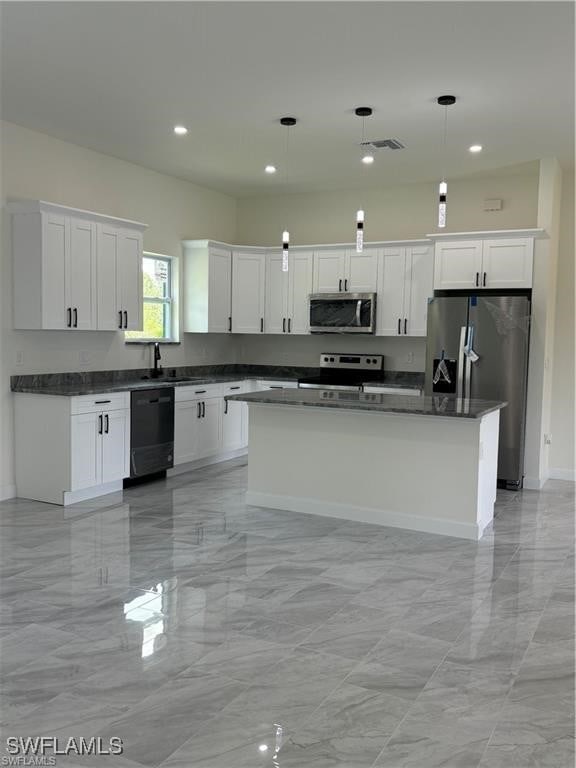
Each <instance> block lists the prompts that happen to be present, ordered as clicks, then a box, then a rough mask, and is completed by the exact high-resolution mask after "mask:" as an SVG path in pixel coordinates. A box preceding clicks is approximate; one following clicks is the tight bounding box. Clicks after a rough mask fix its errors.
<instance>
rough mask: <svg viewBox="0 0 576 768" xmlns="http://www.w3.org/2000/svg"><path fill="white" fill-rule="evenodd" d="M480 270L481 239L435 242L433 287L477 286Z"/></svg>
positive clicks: (465, 287)
mask: <svg viewBox="0 0 576 768" xmlns="http://www.w3.org/2000/svg"><path fill="white" fill-rule="evenodd" d="M481 272H482V241H481V240H461V241H459V240H455V241H448V242H445V243H443V242H442V243H436V252H435V257H434V288H436V289H439V290H440V289H458V288H461V289H465V290H468V289H469V288H475V287H478V285H479V281H480V274H481Z"/></svg>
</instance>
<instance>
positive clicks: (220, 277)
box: [208, 248, 232, 333]
mask: <svg viewBox="0 0 576 768" xmlns="http://www.w3.org/2000/svg"><path fill="white" fill-rule="evenodd" d="M231 318H232V254H231V253H230V251H227V250H225V249H224V248H210V254H209V257H208V332H209V333H228V332H229V331H231V330H232V327H231V322H232V320H231Z"/></svg>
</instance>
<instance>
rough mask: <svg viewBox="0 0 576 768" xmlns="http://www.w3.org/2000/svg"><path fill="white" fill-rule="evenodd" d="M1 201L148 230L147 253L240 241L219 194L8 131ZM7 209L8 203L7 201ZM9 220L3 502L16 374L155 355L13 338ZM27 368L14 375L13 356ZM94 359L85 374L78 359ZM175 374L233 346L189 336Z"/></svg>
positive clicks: (4, 264) (59, 336)
mask: <svg viewBox="0 0 576 768" xmlns="http://www.w3.org/2000/svg"><path fill="white" fill-rule="evenodd" d="M0 129H1V142H2V143H1V149H2V154H1V160H2V197H3V198H4V199H5V198H27V199H44V200H49V201H51V202H56V203H62V204H64V205H70V206H73V207H77V208H84V209H87V210H92V211H98V212H101V213H108V214H111V215H113V216H119V217H122V218H127V219H134V220H136V221H143V222H145V223H147V224H148V225H149V228H148V229H147V230H146V232H145V234H144V248H145V249H146V250H150V251H154V252H158V253H165V254H169V255H173V256H177V257H178V256H179V255H180V252H181V240H182V239H185V238H189V237H206V238H213V239H217V240H227V241H233V240H234V238H235V236H236V201H235V200H234V199H233V198H231V197H228V196H226V195H223V194H221V193H219V192H214V191H212V190H208V189H204V188H202V187H198V186H195V185H194V184H190V183H188V182H185V181H180V180H178V179H175V178H172V177H170V176H165V175H162V174H159V173H155V172H153V171H149V170H147V169H145V168H141V167H139V166H136V165H133V164H131V163H126V162H124V161H122V160H117V159H116V158H113V157H108V156H106V155H102V154H99V153H96V152H92V151H90V150H87V149H83V148H82V147H78V146H75V145H73V144H68V143H65V142H62V141H58V140H56V139H53V138H51V137H49V136H46V135H44V134H40V133H36V132H34V131H30V130H27V129H25V128H21V127H19V126H16V125H13V124H11V123H6V122H4V123H1V124H0ZM2 202H4V201H2ZM8 224H9V221H8V215H7V214H4V218H3V221H2V241H1V245H2V253H1V261H0V264H1V271H0V308H1V316H2V334H1V340H0V364H1V371H0V429H1V442H0V446H1V460H0V497H1V495H6V493H7V491H6V490H4V491H2V489H3V488H4V489H5V488H6V487H7V486H8V490H9V489H10V488H9V487H10V486H12V484H13V479H12V475H13V469H12V405H11V395H10V392H9V377H10V375H12V374H15V373H31V372H55V371H72V370H79V369H83V370H105V369H109V368H134V367H136V368H138V367H147V366H149V365H150V348H149V347H142V346H135V345H132V346H130V345H129V346H127V345H126V344H125V343H124V339H123V334H121V333H114V332H94V331H91V332H85V333H82V332H79V333H66V332H63V331H62V332H61V331H14V330H12V289H11V285H12V260H11V249H10V237H9V230H10V227H9V226H8ZM17 352H20V353H22V357H23V364H22V365H18V366H17V365H16V353H17ZM80 352H83V353H85V355H86V356H87V359H88V363H87V364H83V365H81V364H80V362H79V353H80ZM162 354H163V363H164V364H165V365H167V366H169V365H183V364H186V363H188V364H195V363H204V362H231V361H233V360H234V355H235V346H234V341H233V339H231V338H230V337H228V336H219V337H210V339H207V338H206V337H205V336H192V335H188V334H185V335H183V336H182V344H181V345H179V346H173V347H164V349H163V352H162Z"/></svg>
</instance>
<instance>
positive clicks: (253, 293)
mask: <svg viewBox="0 0 576 768" xmlns="http://www.w3.org/2000/svg"><path fill="white" fill-rule="evenodd" d="M265 294H266V253H262V252H250V251H238V252H234V253H233V254H232V331H233V332H234V333H264V312H265Z"/></svg>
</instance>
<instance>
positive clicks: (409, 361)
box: [406, 352, 414, 363]
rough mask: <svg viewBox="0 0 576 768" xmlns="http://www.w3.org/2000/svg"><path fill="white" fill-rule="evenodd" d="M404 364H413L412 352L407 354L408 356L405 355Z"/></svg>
mask: <svg viewBox="0 0 576 768" xmlns="http://www.w3.org/2000/svg"><path fill="white" fill-rule="evenodd" d="M406 362H407V363H413V362H414V352H408V354H407V355H406Z"/></svg>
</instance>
